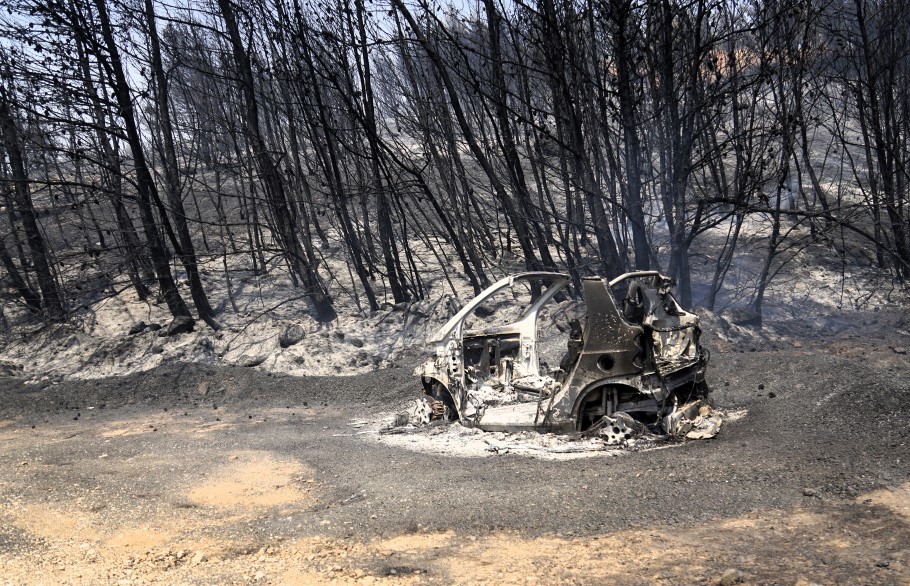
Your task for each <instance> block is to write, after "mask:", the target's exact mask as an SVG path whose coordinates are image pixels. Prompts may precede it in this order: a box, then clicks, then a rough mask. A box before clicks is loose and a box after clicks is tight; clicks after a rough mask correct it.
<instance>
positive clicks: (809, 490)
mask: <svg viewBox="0 0 910 586" xmlns="http://www.w3.org/2000/svg"><path fill="white" fill-rule="evenodd" d="M815 495H816V492H815V489H814V488H809V487H806V488H804V489H803V496H815Z"/></svg>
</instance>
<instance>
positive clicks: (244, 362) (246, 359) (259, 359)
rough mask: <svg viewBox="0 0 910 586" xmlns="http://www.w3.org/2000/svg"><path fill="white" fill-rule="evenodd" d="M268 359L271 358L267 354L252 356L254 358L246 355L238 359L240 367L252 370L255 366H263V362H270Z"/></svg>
mask: <svg viewBox="0 0 910 586" xmlns="http://www.w3.org/2000/svg"><path fill="white" fill-rule="evenodd" d="M268 358H269V357H268V355H267V354H260V355H252V356H251V355H249V354H244V355H243V356H241V357H240V358H238V359H237V364H239V365H240V366H246V367H247V368H252V367H254V366H259V365H260V364H262V363H263V362H265V361H266V360H268Z"/></svg>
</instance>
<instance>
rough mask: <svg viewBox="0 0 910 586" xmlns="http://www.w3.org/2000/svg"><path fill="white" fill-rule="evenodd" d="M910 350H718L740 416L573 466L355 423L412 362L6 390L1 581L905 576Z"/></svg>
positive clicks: (720, 391)
mask: <svg viewBox="0 0 910 586" xmlns="http://www.w3.org/2000/svg"><path fill="white" fill-rule="evenodd" d="M908 339H910V336H906V335H904V334H895V335H892V334H890V333H889V335H888V337H887V338H885V337H884V336H882V337H881V338H879V339H870V338H868V337H867V336H863V337H851V336H850V335H849V334H847V335H844V336H840V337H837V338H832V339H830V340H824V341H819V340H816V341H815V342H812V343H805V344H803V343H786V344H771V345H768V344H764V345H758V346H757V347H753V348H749V347H739V348H734V347H731V346H729V345H726V346H725V345H724V343H721V342H719V341H715V342H714V356H713V358H712V363H711V365H710V368H709V381H710V382H711V384H712V387H713V388H714V391H715V401H716V402H717V404H718V405H719V406H722V407H725V408H729V409H738V410H744V411H745V413H746V414H745V416H744V417H742V418H741V419H740V420H738V421H735V422H733V423H729V424H728V425H726V426H725V428H724V429H723V430H722V432H721V434H720V435H719V436H718V437H717V438H715V439H713V440H710V441H705V442H688V443H682V444H676V445H673V446H670V447H666V448H663V449H655V450H649V451H642V452H634V453H626V454H623V455H620V456H608V455H605V454H592V455H591V456H590V457H587V458H580V459H578V458H576V459H572V460H558V459H557V460H545V459H540V458H532V457H528V456H526V455H523V454H515V453H508V452H505V453H503V452H501V451H500V452H493V451H491V452H489V453H488V454H487V455H486V456H484V457H475V458H466V457H452V456H447V455H445V454H440V453H433V452H420V451H415V450H406V449H401V448H396V447H395V446H391V445H388V444H387V443H383V442H381V441H378V440H377V436H376V434H375V433H371V432H370V431H368V430H367V431H364V429H365V428H363V427H359V426H358V425H357V424H352V423H355V422H357V421H362V420H370V421H375V420H377V419H379V418H381V417H382V416H383V415H384V414H385V413H388V412H392V411H394V409H396V408H397V407H400V406H401V405H402V404H403V402H404V401H406V400H407V399H409V398H410V397H414V396H416V395H417V393H419V385H418V383H417V381H416V380H414V379H413V378H412V377H411V376H410V373H409V372H408V369H391V370H380V371H376V372H373V373H369V374H365V375H359V376H356V377H305V378H295V377H288V376H272V375H270V374H269V373H268V372H265V371H262V370H256V369H249V368H242V367H232V368H228V367H212V366H201V365H191V364H184V365H170V366H163V367H159V368H157V369H155V370H153V371H150V372H147V373H144V374H141V375H133V376H130V377H127V378H108V379H103V380H89V381H85V380H83V381H78V380H62V381H61V380H51V379H46V380H43V381H42V380H40V379H39V380H34V379H32V380H29V381H25V380H19V379H13V378H5V379H0V442H2V446H3V449H2V452H0V584H3V583H8V584H151V583H166V584H252V583H257V584H334V583H338V584H483V583H486V584H607V583H610V584H619V585H624V584H629V585H633V584H717V583H722V582H723V583H731V584H732V583H736V582H737V581H742V582H744V583H751V584H790V585H793V584H797V583H801V584H808V583H810V582H815V583H818V584H910V464H908V462H910V449H908V443H910V422H908V420H910V407H908V405H907V398H908V396H910V360H908V355H907V354H906V353H905V352H906V350H905V348H906V347H910V343H908ZM750 350H751V351H750ZM427 433H429V432H427ZM725 572H726V576H725Z"/></svg>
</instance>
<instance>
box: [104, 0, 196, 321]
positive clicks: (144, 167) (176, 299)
mask: <svg viewBox="0 0 910 586" xmlns="http://www.w3.org/2000/svg"><path fill="white" fill-rule="evenodd" d="M94 3H95V8H96V9H97V10H98V20H99V22H100V24H101V34H102V38H103V39H104V43H105V45H106V48H107V52H108V56H109V58H110V61H109V62H108V63H107V67H108V68H109V73H110V74H111V75H112V77H113V84H114V88H113V90H114V97H115V99H116V101H117V107H118V110H119V111H118V114H119V115H120V117H121V119H122V120H123V126H124V129H125V130H126V135H127V142H128V143H129V147H130V152H131V154H132V155H133V164H134V166H135V168H136V180H137V181H136V183H137V189H138V192H139V198H138V200H139V215H140V218H141V221H142V228H143V232H144V233H145V239H146V242H147V243H148V248H149V255H150V256H151V259H152V264H153V265H154V267H155V275H156V276H157V278H158V286H159V287H160V289H161V294H162V296H163V297H164V300H165V302H166V303H167V306H168V309H169V310H170V312H171V314H172V315H173V316H174V317H191V314H190V310H189V308H188V307H187V306H186V303H185V302H184V301H183V297H181V296H180V292H179V291H178V290H177V284H176V283H175V282H174V277H173V275H172V274H171V267H170V263H169V258H168V250H167V247H166V246H165V245H164V242H163V241H162V239H161V234H160V232H159V231H158V226H157V225H156V223H155V214H154V211H153V209H152V201H153V200H154V199H156V198H157V192H156V189H155V182H154V180H153V179H152V174H151V172H150V171H149V168H148V164H147V163H146V160H145V152H144V151H143V149H142V138H141V137H140V135H139V129H138V127H137V125H136V118H135V112H134V109H133V101H132V97H131V96H130V88H129V84H128V83H127V80H126V74H125V73H124V71H123V63H122V62H121V60H120V50H119V49H118V48H117V43H116V41H115V40H114V32H113V29H112V27H111V21H110V18H109V16H108V13H107V6H106V5H105V0H94Z"/></svg>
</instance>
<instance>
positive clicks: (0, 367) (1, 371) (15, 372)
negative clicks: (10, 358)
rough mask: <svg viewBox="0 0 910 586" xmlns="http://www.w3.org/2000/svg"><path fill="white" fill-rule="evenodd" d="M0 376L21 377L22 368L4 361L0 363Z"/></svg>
mask: <svg viewBox="0 0 910 586" xmlns="http://www.w3.org/2000/svg"><path fill="white" fill-rule="evenodd" d="M0 376H7V377H16V376H22V366H21V365H19V364H15V363H12V362H7V361H6V360H3V361H0Z"/></svg>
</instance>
